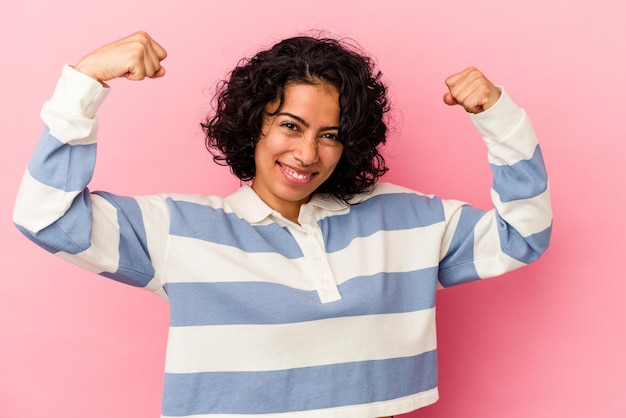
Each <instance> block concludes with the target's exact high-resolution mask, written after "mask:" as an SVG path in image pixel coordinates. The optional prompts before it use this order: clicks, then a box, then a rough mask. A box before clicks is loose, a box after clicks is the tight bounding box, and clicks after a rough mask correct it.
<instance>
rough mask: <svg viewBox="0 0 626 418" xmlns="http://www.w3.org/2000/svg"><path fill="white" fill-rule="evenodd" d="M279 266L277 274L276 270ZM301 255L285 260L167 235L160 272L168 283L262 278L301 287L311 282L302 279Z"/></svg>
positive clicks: (303, 267)
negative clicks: (165, 255)
mask: <svg viewBox="0 0 626 418" xmlns="http://www.w3.org/2000/svg"><path fill="white" fill-rule="evenodd" d="M277 266H280V270H279V271H280V274H276V273H277V271H278V270H277ZM304 272H305V264H304V263H303V260H302V259H295V260H288V259H286V258H285V257H284V256H282V255H280V254H276V253H246V252H244V251H242V250H240V249H238V248H235V247H230V246H224V245H219V244H215V243H212V242H207V241H200V240H195V239H191V238H187V237H180V236H170V237H169V247H168V259H167V264H166V265H165V266H164V268H163V275H164V277H165V280H166V281H167V282H168V283H181V282H182V283H186V282H222V281H223V282H241V281H244V282H245V281H265V282H271V283H280V284H285V285H288V286H291V287H294V288H298V289H303V290H314V289H315V284H314V283H313V282H311V281H308V280H306V279H305V280H303V279H302V278H303V277H304V276H305V274H304Z"/></svg>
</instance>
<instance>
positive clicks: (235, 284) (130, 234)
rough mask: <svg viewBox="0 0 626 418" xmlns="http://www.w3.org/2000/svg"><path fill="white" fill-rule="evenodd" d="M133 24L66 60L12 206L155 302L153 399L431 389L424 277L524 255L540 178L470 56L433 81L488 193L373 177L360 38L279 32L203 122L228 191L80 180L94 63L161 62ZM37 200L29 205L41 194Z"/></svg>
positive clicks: (522, 118)
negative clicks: (148, 189)
mask: <svg viewBox="0 0 626 418" xmlns="http://www.w3.org/2000/svg"><path fill="white" fill-rule="evenodd" d="M165 57H166V52H165V50H164V49H163V48H162V47H161V46H160V45H159V44H158V43H157V42H155V41H154V40H153V39H152V38H150V36H148V35H147V34H145V33H136V34H133V35H131V36H129V37H127V38H124V39H122V40H119V41H116V42H113V43H112V44H109V45H106V46H104V47H102V48H100V49H98V50H96V51H94V52H93V53H91V54H88V55H87V56H85V57H84V58H83V59H81V60H80V61H79V62H78V63H77V64H76V65H75V67H73V68H72V67H68V66H66V67H65V68H64V69H63V75H62V77H61V79H60V81H59V83H58V85H57V89H56V90H55V93H54V95H53V97H52V99H51V100H50V101H48V102H47V103H46V104H45V105H44V109H43V111H42V117H43V119H44V121H45V122H46V125H47V128H46V130H45V132H44V135H43V137H42V139H41V140H40V144H39V146H38V147H37V149H36V151H35V153H34V155H33V157H32V159H31V162H30V164H29V166H28V169H27V171H26V174H25V176H24V180H23V182H22V186H21V188H20V192H19V195H18V199H17V202H16V206H15V215H14V221H15V223H16V225H17V226H18V228H20V230H21V231H23V232H24V234H26V235H27V236H28V237H29V238H31V239H32V240H34V241H35V242H36V243H37V244H39V245H40V246H42V247H44V248H46V249H47V250H49V251H51V252H53V253H56V254H58V255H59V256H61V257H63V258H65V259H67V260H69V261H71V262H74V263H76V264H78V265H80V266H83V267H85V268H88V269H90V270H92V271H94V272H97V273H99V274H101V275H103V276H106V277H109V278H112V279H115V280H119V281H121V282H124V283H128V284H131V285H134V286H139V287H144V288H146V289H148V290H150V291H152V292H154V293H156V294H158V295H160V296H162V297H164V298H166V299H167V300H168V301H169V302H170V306H171V319H170V332H169V337H168V338H169V340H168V348H167V359H166V367H165V369H166V371H165V388H164V397H163V416H164V417H168V416H197V417H199V416H202V417H205V416H207V417H208V416H220V417H223V416H243V415H245V416H261V415H262V416H265V417H272V416H290V417H291V416H296V417H297V416H301V417H364V418H371V417H380V416H389V415H394V414H400V413H405V412H409V411H412V410H415V409H418V408H420V407H423V406H425V405H429V404H431V403H433V402H435V401H436V400H437V398H438V393H437V357H436V338H435V315H434V314H435V292H436V289H437V288H438V287H440V286H443V287H446V286H451V285H455V284H460V283H465V282H468V281H471V280H478V279H482V278H486V277H492V276H495V275H499V274H502V273H504V272H506V271H510V270H512V269H514V268H517V267H520V266H523V265H525V264H528V263H529V262H532V261H534V260H536V259H537V258H538V257H539V255H540V254H541V253H543V251H544V250H545V249H546V248H547V245H548V242H549V236H550V231H551V211H550V202H549V188H548V183H547V179H546V173H545V169H544V166H543V160H542V158H541V152H540V149H539V146H538V144H537V142H536V138H535V135H534V132H533V130H532V127H531V126H530V123H529V121H528V118H527V116H526V114H525V112H524V111H523V110H521V109H520V108H518V107H517V106H516V105H515V104H514V103H513V102H512V101H511V99H510V98H509V97H508V96H507V95H506V93H505V92H504V90H501V89H500V88H498V87H496V86H494V85H493V84H492V83H491V82H490V81H489V80H487V79H486V78H485V77H484V75H483V74H482V73H481V72H479V71H478V70H476V69H474V68H468V69H466V70H464V71H462V72H460V73H458V74H455V75H453V76H451V77H449V78H448V79H447V80H446V84H447V86H448V89H449V91H448V92H447V93H446V94H445V95H444V101H445V102H446V103H447V104H449V105H460V106H462V107H463V108H464V109H465V110H466V111H467V112H468V113H469V114H470V118H471V119H472V121H473V122H474V124H475V125H476V127H477V129H478V130H479V131H480V132H481V133H482V134H483V137H484V139H485V142H486V144H487V146H488V149H489V160H490V162H491V165H492V168H493V171H494V183H493V190H492V196H493V200H494V209H492V210H490V211H482V210H479V209H475V208H471V207H469V206H467V205H465V204H463V203H461V202H457V201H446V200H442V199H439V198H437V197H435V196H425V195H422V194H419V193H417V192H413V191H410V190H407V189H404V188H402V187H398V186H394V185H390V184H382V183H379V182H378V179H379V178H380V176H381V175H382V174H384V172H385V171H386V170H387V168H386V166H385V161H384V159H383V157H382V156H381V155H380V153H379V148H378V147H379V146H380V145H381V144H383V143H384V142H385V140H386V125H385V122H384V116H385V113H386V112H387V111H388V102H387V97H386V88H385V86H384V84H383V83H382V82H381V76H380V73H379V72H377V71H376V70H375V69H374V67H373V65H372V62H371V60H370V59H369V58H367V56H366V55H364V54H363V53H362V52H360V51H359V50H357V49H356V48H353V47H351V46H349V45H348V44H346V43H343V42H340V41H337V40H332V39H316V38H311V37H297V38H291V39H286V40H284V41H281V42H279V43H277V44H276V45H274V46H273V47H272V48H270V49H269V50H266V51H261V52H259V53H258V54H257V55H255V56H254V57H253V58H251V59H249V60H244V61H242V62H241V63H240V64H239V65H238V66H237V68H235V70H233V72H232V73H231V76H230V78H229V80H227V81H224V82H223V83H222V84H221V85H220V87H219V89H218V93H217V96H216V109H215V113H214V114H213V115H211V116H210V117H208V118H207V120H206V121H205V122H204V123H203V127H204V130H205V132H206V135H207V145H208V147H209V149H210V150H211V152H212V153H213V155H214V159H215V160H216V161H217V162H218V163H225V164H228V165H229V166H230V167H231V169H232V171H233V173H234V174H235V175H237V176H238V177H239V178H240V179H241V180H242V181H243V182H245V183H246V184H244V185H243V186H242V187H241V188H240V189H239V190H238V191H236V192H235V193H233V194H232V195H230V196H228V197H225V198H221V197H216V196H209V197H202V196H183V195H165V194H163V195H156V196H141V197H121V196H116V195H113V194H110V193H106V192H95V193H90V192H89V191H88V189H87V184H88V182H89V180H90V178H91V173H92V170H93V164H94V162H95V140H96V132H97V122H96V119H95V113H96V111H97V109H98V108H99V106H100V105H101V104H102V102H103V100H104V98H105V97H106V95H107V94H108V92H109V88H108V87H107V86H106V84H105V83H106V81H108V80H111V79H113V78H117V77H126V78H128V79H131V80H141V79H143V78H145V77H151V78H159V77H161V76H163V75H165V69H164V68H163V67H162V66H161V61H162V60H163V59H165ZM42 202H43V203H42Z"/></svg>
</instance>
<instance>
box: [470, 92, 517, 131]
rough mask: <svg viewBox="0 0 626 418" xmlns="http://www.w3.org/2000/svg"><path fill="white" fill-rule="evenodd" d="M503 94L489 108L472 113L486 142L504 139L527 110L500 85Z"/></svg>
mask: <svg viewBox="0 0 626 418" xmlns="http://www.w3.org/2000/svg"><path fill="white" fill-rule="evenodd" d="M498 88H500V91H501V92H502V94H501V95H500V98H499V99H498V101H497V102H496V104H494V105H493V106H492V107H490V108H489V109H487V110H485V111H484V112H481V113H477V114H470V119H471V121H472V123H473V124H474V126H475V127H476V129H477V130H478V132H480V134H481V135H482V136H483V138H484V139H485V142H487V143H489V142H492V141H496V142H498V141H503V140H505V139H506V138H507V137H508V136H509V135H510V133H511V132H512V131H513V130H514V129H515V128H516V127H517V126H518V125H519V124H520V123H521V122H522V120H523V119H524V117H525V112H524V110H523V109H522V108H520V107H519V106H518V105H517V104H515V102H514V101H513V100H512V99H511V98H510V97H509V95H508V94H507V92H506V90H505V89H504V88H503V87H501V86H498Z"/></svg>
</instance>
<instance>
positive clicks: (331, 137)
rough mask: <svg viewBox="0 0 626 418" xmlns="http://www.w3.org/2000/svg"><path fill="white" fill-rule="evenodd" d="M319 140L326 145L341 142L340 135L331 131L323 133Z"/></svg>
mask: <svg viewBox="0 0 626 418" xmlns="http://www.w3.org/2000/svg"><path fill="white" fill-rule="evenodd" d="M319 142H320V143H321V144H324V145H338V144H340V142H339V135H338V134H334V133H330V132H329V133H325V134H322V136H321V137H320V139H319Z"/></svg>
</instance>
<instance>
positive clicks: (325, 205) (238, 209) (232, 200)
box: [226, 185, 348, 224]
mask: <svg viewBox="0 0 626 418" xmlns="http://www.w3.org/2000/svg"><path fill="white" fill-rule="evenodd" d="M226 201H227V202H228V204H229V205H230V206H231V208H232V209H233V211H234V212H235V213H236V214H237V215H238V216H240V217H242V218H243V219H245V220H246V221H248V222H250V223H252V224H255V223H259V222H262V221H264V220H265V219H267V218H268V217H269V216H270V215H272V214H273V213H274V212H275V211H274V209H272V208H271V207H269V206H268V205H267V204H266V203H265V202H264V201H263V200H262V199H261V198H260V197H259V195H257V194H256V192H255V191H254V190H252V187H250V186H248V185H243V186H241V187H240V188H239V189H238V190H237V191H235V192H234V193H233V194H231V195H230V196H228V197H227V198H226ZM307 205H312V206H316V207H318V208H320V209H323V210H326V211H330V212H338V211H341V210H344V209H346V208H347V207H348V204H347V203H346V202H343V201H341V200H339V199H337V198H334V197H332V196H330V195H326V194H314V195H313V196H312V197H311V200H310V201H309V202H308V203H307Z"/></svg>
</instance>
